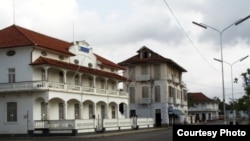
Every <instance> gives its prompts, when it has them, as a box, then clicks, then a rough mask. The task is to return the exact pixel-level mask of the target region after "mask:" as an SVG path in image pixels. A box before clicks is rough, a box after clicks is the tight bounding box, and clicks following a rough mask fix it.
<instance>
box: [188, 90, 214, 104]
mask: <svg viewBox="0 0 250 141" xmlns="http://www.w3.org/2000/svg"><path fill="white" fill-rule="evenodd" d="M188 97H189V98H190V99H191V100H192V101H193V102H210V103H211V102H214V103H216V100H213V99H211V98H208V97H207V96H206V95H204V94H203V93H201V92H195V93H188Z"/></svg>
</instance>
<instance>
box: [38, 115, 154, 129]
mask: <svg viewBox="0 0 250 141" xmlns="http://www.w3.org/2000/svg"><path fill="white" fill-rule="evenodd" d="M133 120H134V119H133V118H129V119H128V118H127V119H103V121H102V119H79V120H35V121H34V129H50V130H72V129H82V130H83V129H95V128H96V127H97V126H98V124H99V122H103V123H102V126H103V127H105V128H106V129H109V128H110V129H111V128H114V127H117V128H124V129H125V127H128V128H131V127H132V126H133V124H134V122H133ZM136 124H137V125H138V126H140V127H153V126H154V119H152V118H136Z"/></svg>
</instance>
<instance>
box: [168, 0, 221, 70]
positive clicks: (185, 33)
mask: <svg viewBox="0 0 250 141" xmlns="http://www.w3.org/2000/svg"><path fill="white" fill-rule="evenodd" d="M164 2H165V4H166V6H167V8H168V9H169V11H170V13H171V14H172V16H173V17H174V19H175V21H176V22H177V24H178V26H179V27H180V29H181V31H182V32H183V33H184V35H185V37H186V38H187V39H188V41H189V42H190V43H191V45H192V46H193V47H194V49H195V50H196V51H197V52H198V54H199V55H200V56H201V58H202V59H203V60H204V61H205V62H206V63H207V64H208V65H209V66H210V67H211V68H213V69H215V70H216V71H218V70H217V69H216V68H214V67H213V66H212V65H211V64H210V63H209V62H208V61H207V60H206V58H205V57H204V56H203V55H202V54H201V52H200V51H199V50H198V48H197V47H196V46H195V45H194V43H193V41H192V40H191V39H190V37H189V36H188V34H187V32H186V31H185V30H184V28H183V27H182V25H181V23H180V22H179V20H178V19H177V17H176V16H175V14H174V12H173V11H172V9H171V8H170V6H169V5H168V3H167V0H164Z"/></svg>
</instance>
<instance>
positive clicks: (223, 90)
mask: <svg viewBox="0 0 250 141" xmlns="http://www.w3.org/2000/svg"><path fill="white" fill-rule="evenodd" d="M248 18H250V15H248V16H246V17H245V18H243V19H240V20H237V21H236V22H234V23H232V24H230V25H229V26H227V27H225V28H224V29H222V30H218V29H216V28H214V27H211V26H208V25H206V24H202V23H197V22H194V21H193V22H192V23H193V24H195V25H197V26H199V27H202V28H204V29H207V28H210V29H212V30H214V31H216V32H218V33H219V35H220V48H221V61H222V62H223V49H222V35H223V33H224V31H226V30H227V29H229V28H230V27H232V26H233V25H235V26H237V25H239V24H241V23H242V22H244V21H245V20H247V19H248ZM221 72H222V94H223V115H224V124H226V123H227V121H226V105H225V88H224V87H225V86H224V65H223V63H221Z"/></svg>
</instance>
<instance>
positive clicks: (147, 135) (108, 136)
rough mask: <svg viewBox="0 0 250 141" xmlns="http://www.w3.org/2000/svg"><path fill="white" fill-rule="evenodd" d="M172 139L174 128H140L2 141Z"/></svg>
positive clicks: (156, 140)
mask: <svg viewBox="0 0 250 141" xmlns="http://www.w3.org/2000/svg"><path fill="white" fill-rule="evenodd" d="M166 140H167V141H172V140H173V139H172V128H153V129H139V130H131V131H121V132H112V133H100V134H90V135H78V136H67V137H33V138H28V137H27V138H25V137H22V138H16V137H13V138H5V139H3V138H2V139H1V138H0V141H166Z"/></svg>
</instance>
